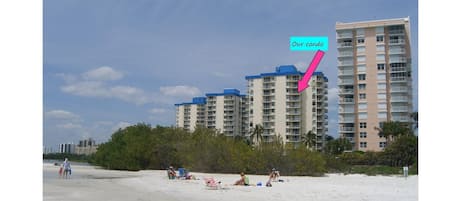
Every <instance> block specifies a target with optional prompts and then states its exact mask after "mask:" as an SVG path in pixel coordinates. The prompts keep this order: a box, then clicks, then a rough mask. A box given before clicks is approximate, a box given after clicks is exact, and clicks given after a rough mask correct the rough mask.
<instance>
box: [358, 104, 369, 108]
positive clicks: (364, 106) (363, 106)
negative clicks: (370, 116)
mask: <svg viewBox="0 0 469 201" xmlns="http://www.w3.org/2000/svg"><path fill="white" fill-rule="evenodd" d="M367 106H368V105H367V104H366V103H359V104H358V109H366V108H367Z"/></svg>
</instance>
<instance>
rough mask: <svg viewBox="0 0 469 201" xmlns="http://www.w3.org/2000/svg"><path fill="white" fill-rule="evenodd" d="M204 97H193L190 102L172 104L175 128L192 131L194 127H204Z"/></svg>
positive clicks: (205, 101) (205, 100)
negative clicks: (174, 112)
mask: <svg viewBox="0 0 469 201" xmlns="http://www.w3.org/2000/svg"><path fill="white" fill-rule="evenodd" d="M206 103H207V99H206V98H205V97H195V98H193V99H192V102H187V103H178V104H174V106H176V127H179V128H183V129H184V130H186V131H190V132H192V131H194V130H195V127H196V126H205V125H206V124H205V118H206V114H207V113H206Z"/></svg>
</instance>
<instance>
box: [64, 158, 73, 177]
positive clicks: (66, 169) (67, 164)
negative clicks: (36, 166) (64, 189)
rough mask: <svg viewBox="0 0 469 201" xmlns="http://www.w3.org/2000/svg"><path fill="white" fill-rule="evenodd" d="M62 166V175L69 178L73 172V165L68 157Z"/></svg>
mask: <svg viewBox="0 0 469 201" xmlns="http://www.w3.org/2000/svg"><path fill="white" fill-rule="evenodd" d="M62 167H63V173H62V176H63V177H65V178H66V179H67V178H68V177H69V175H71V174H72V167H71V165H70V162H69V161H68V158H65V160H64V162H63V164H62Z"/></svg>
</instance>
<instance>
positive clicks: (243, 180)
mask: <svg viewBox="0 0 469 201" xmlns="http://www.w3.org/2000/svg"><path fill="white" fill-rule="evenodd" d="M240 175H241V179H239V180H238V181H236V182H235V184H234V185H241V186H249V178H248V177H247V176H246V175H244V172H241V174H240Z"/></svg>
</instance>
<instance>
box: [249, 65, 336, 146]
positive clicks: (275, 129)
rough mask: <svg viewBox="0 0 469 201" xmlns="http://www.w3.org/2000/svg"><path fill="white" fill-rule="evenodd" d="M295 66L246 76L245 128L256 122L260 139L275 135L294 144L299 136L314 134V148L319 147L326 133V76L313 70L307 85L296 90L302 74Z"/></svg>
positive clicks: (270, 138)
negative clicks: (261, 129) (247, 112)
mask: <svg viewBox="0 0 469 201" xmlns="http://www.w3.org/2000/svg"><path fill="white" fill-rule="evenodd" d="M303 74H304V73H302V72H300V71H298V70H297V69H296V67H295V66H293V65H288V66H279V67H277V68H276V70H275V72H271V73H261V74H259V75H251V76H246V77H245V78H246V80H247V82H248V90H247V96H248V97H247V98H248V104H247V108H248V111H249V116H248V119H249V120H248V122H249V130H251V131H252V130H253V129H254V128H255V126H256V125H261V126H262V127H263V129H264V133H263V135H262V136H263V140H264V141H271V140H273V138H274V137H275V136H276V135H279V136H280V137H281V138H282V140H283V142H286V143H293V144H294V145H297V144H298V143H301V135H303V134H305V133H307V132H308V131H312V132H313V133H315V134H316V136H317V138H316V145H315V146H314V148H315V149H316V150H322V148H323V145H324V139H325V136H326V134H327V131H328V128H327V115H326V114H327V100H328V99H327V82H328V79H327V77H325V76H324V74H322V73H321V72H316V73H314V75H313V76H312V78H311V80H310V81H309V83H308V84H309V85H310V87H308V88H307V89H305V90H304V91H303V92H301V93H298V81H299V80H300V79H301V78H302V77H303Z"/></svg>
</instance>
